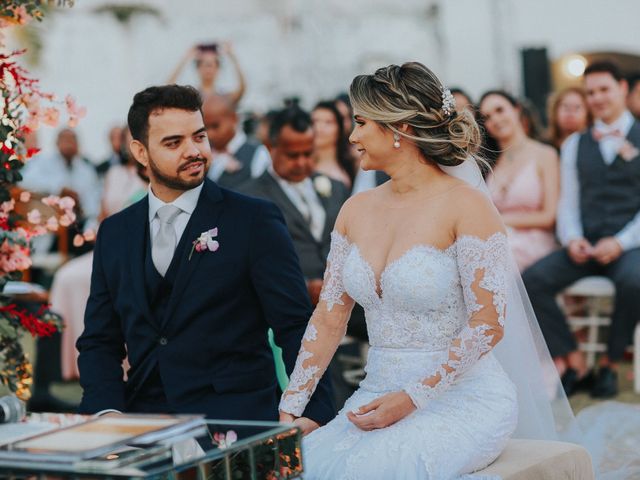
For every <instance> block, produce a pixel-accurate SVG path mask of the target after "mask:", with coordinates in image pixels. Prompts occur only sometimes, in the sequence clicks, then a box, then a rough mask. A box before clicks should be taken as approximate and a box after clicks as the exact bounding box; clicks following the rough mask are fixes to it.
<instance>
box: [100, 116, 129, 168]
mask: <svg viewBox="0 0 640 480" xmlns="http://www.w3.org/2000/svg"><path fill="white" fill-rule="evenodd" d="M124 130H125V129H123V128H122V127H121V126H120V125H115V126H113V127H111V128H110V129H109V144H110V145H111V153H109V156H108V157H107V158H105V159H104V160H103V161H102V162H100V163H99V164H98V165H97V166H96V172H98V176H99V177H100V178H101V179H102V178H103V177H104V176H105V175H106V173H107V171H108V170H109V169H110V168H111V167H113V166H115V165H121V164H122V158H120V152H121V150H122V143H121V141H122V135H123V132H124Z"/></svg>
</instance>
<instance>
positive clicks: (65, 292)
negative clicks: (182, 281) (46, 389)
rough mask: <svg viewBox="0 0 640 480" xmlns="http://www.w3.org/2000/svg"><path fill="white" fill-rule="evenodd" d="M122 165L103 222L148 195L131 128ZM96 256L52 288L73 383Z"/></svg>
mask: <svg viewBox="0 0 640 480" xmlns="http://www.w3.org/2000/svg"><path fill="white" fill-rule="evenodd" d="M121 138H122V139H121V143H120V144H121V152H120V154H119V157H120V158H121V159H122V161H123V164H122V165H115V166H113V167H112V168H110V169H109V171H108V172H107V175H106V178H105V182H104V190H103V193H102V213H101V215H100V217H101V219H104V218H106V217H108V216H110V215H113V214H114V213H117V212H119V211H120V210H122V209H124V208H125V207H127V206H129V205H131V204H133V203H135V202H137V201H138V200H140V199H141V198H142V197H143V196H144V195H145V194H146V193H147V185H148V181H146V180H144V179H143V178H141V177H140V175H139V172H138V169H137V168H136V164H137V162H136V161H135V159H134V158H133V157H132V156H131V152H130V151H129V144H130V143H131V140H132V138H131V133H130V132H129V129H128V128H125V129H124V130H122V132H121ZM92 262H93V252H89V253H86V254H84V255H81V256H79V257H77V258H74V259H72V260H70V261H68V262H67V263H65V264H64V265H63V266H62V267H60V268H59V269H58V271H57V272H56V274H55V275H54V277H53V284H52V285H51V295H50V300H51V309H52V310H53V311H54V312H56V313H58V314H59V315H60V316H61V317H62V319H63V320H64V330H63V331H62V346H61V364H62V378H63V379H64V380H73V379H77V378H78V377H79V375H80V374H79V372H78V351H77V350H76V348H75V345H76V341H77V340H78V337H80V334H81V333H82V328H83V320H84V311H85V307H86V305H87V299H88V298H89V285H90V284H91V265H92Z"/></svg>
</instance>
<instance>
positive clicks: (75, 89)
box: [13, 0, 640, 161]
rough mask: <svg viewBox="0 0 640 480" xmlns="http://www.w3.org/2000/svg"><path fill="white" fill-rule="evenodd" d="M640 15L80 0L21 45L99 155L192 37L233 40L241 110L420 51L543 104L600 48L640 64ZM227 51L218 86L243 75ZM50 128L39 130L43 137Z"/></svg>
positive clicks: (505, 7)
mask: <svg viewBox="0 0 640 480" xmlns="http://www.w3.org/2000/svg"><path fill="white" fill-rule="evenodd" d="M639 16H640V3H638V2H637V1H634V0H616V1H615V2H608V1H605V0H589V1H583V0H564V1H562V2H558V1H554V0H537V1H527V2H524V1H517V0H446V1H445V0H404V1H402V2H398V1H394V0H350V1H346V2H345V1H341V0H322V1H319V0H269V1H266V0H237V1H234V2H223V1H207V2H202V1H198V0H182V1H180V2H173V1H170V0H154V1H137V2H134V1H114V0H111V1H99V0H80V1H77V2H76V3H75V5H74V7H73V8H65V9H54V11H53V12H52V14H51V15H48V16H47V18H46V21H44V22H42V23H40V22H31V23H30V24H29V25H28V26H27V27H26V28H22V29H19V31H16V32H15V35H14V37H13V43H14V45H15V46H20V47H21V48H24V47H26V48H28V49H29V53H28V55H29V58H28V61H29V62H30V65H28V68H29V69H30V70H31V71H32V72H33V73H34V74H35V75H36V76H37V77H39V78H40V79H41V81H42V85H43V87H44V88H45V89H47V91H54V92H60V93H62V92H65V93H66V92H70V93H72V94H73V95H74V96H75V97H76V99H77V101H78V103H80V104H81V105H84V106H86V107H87V111H88V112H87V116H86V118H84V119H83V121H82V122H81V123H80V125H79V126H78V127H77V131H78V134H79V137H80V139H81V142H82V144H83V145H85V146H88V145H91V152H87V153H90V154H89V157H90V159H91V160H94V158H93V157H94V156H95V161H98V159H101V158H104V157H106V156H107V155H108V154H109V151H110V147H109V143H108V138H107V135H106V133H105V132H107V130H108V129H109V127H110V126H112V125H114V124H121V123H123V121H124V119H125V116H126V111H127V109H128V107H129V105H130V102H131V98H132V96H133V94H134V93H135V92H137V91H139V90H142V89H143V88H145V87H147V86H149V85H153V84H162V83H166V81H167V80H168V79H169V77H170V76H171V73H172V72H173V71H174V70H175V68H176V66H177V65H178V64H179V63H180V60H181V59H182V58H183V57H184V56H185V53H186V52H187V51H188V50H189V49H190V48H191V47H193V45H195V44H202V43H204V44H207V43H213V42H216V43H218V44H222V43H224V42H231V44H232V46H233V50H234V51H235V54H236V57H237V59H238V62H239V63H240V65H241V69H242V72H243V73H244V75H245V78H246V81H247V89H246V94H245V95H244V97H243V98H242V101H241V103H240V111H241V112H244V113H246V112H258V113H263V112H265V111H267V110H268V109H269V108H273V107H275V106H278V105H280V104H281V101H282V99H283V98H286V97H299V98H300V99H301V104H302V105H303V106H304V107H306V108H311V107H312V106H313V105H314V104H315V102H316V101H317V100H319V99H321V98H330V97H334V96H335V95H336V94H338V93H340V92H344V91H347V90H348V87H349V83H350V81H351V79H352V78H353V77H354V76H355V75H357V74H360V73H371V72H372V71H373V70H374V69H375V68H377V67H379V66H383V65H387V64H390V63H401V62H404V61H407V60H417V61H420V62H423V63H424V64H426V65H427V66H429V67H430V68H431V69H433V70H434V71H435V72H436V73H437V74H438V75H439V76H440V77H441V78H442V79H443V81H444V82H445V83H446V84H448V85H450V86H459V87H462V88H464V89H465V90H466V91H467V92H468V93H469V94H470V95H471V96H472V97H474V98H477V97H478V96H479V95H480V94H481V93H482V92H484V91H486V90H488V89H490V88H496V87H497V88H504V89H506V90H508V91H510V92H512V93H514V94H516V95H517V96H519V97H521V96H523V97H526V98H528V99H530V100H531V101H532V102H533V103H534V104H535V105H536V106H537V107H538V109H539V110H540V111H541V114H542V115H544V114H543V113H542V112H544V104H545V100H546V97H547V96H548V94H549V92H551V91H553V90H557V89H559V88H561V87H564V86H567V85H569V84H572V83H576V82H578V83H579V81H580V77H581V75H582V71H583V70H584V67H585V65H586V64H587V62H589V61H591V60H593V59H596V58H598V57H602V56H606V57H607V58H615V59H616V60H617V61H618V64H619V66H620V67H621V68H622V69H623V70H624V71H625V73H630V72H633V71H636V70H640V47H639V44H638V41H637V33H636V30H637V19H638V18H639ZM221 60H222V61H221V68H220V75H219V79H218V82H217V83H218V85H219V88H220V89H221V90H223V91H224V90H229V89H231V88H233V86H234V85H235V84H236V75H235V72H234V69H233V66H232V63H231V62H230V61H229V59H228V58H225V56H222V58H221ZM177 81H178V83H196V82H197V72H196V69H195V67H194V66H193V65H192V64H191V63H190V64H187V65H185V68H184V69H183V70H182V72H181V74H180V75H179V76H178V78H177ZM55 134H56V132H55V131H54V130H51V129H43V130H42V131H41V132H40V135H41V138H40V144H41V146H42V147H43V148H45V149H46V148H47V147H51V146H52V145H53V143H54V141H55Z"/></svg>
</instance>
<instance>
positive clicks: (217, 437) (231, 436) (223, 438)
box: [213, 430, 238, 449]
mask: <svg viewBox="0 0 640 480" xmlns="http://www.w3.org/2000/svg"><path fill="white" fill-rule="evenodd" d="M237 441H238V434H237V433H236V432H234V431H233V430H229V431H227V433H226V434H225V433H222V432H215V433H214V434H213V444H214V445H217V446H218V448H220V449H222V448H229V447H230V446H231V445H233V444H234V443H235V442H237Z"/></svg>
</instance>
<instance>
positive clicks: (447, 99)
mask: <svg viewBox="0 0 640 480" xmlns="http://www.w3.org/2000/svg"><path fill="white" fill-rule="evenodd" d="M455 110H456V99H455V98H454V96H453V95H452V94H451V90H449V89H448V88H446V87H444V86H443V87H442V113H444V114H445V115H446V116H447V117H450V116H451V114H452V113H453V112H455Z"/></svg>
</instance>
